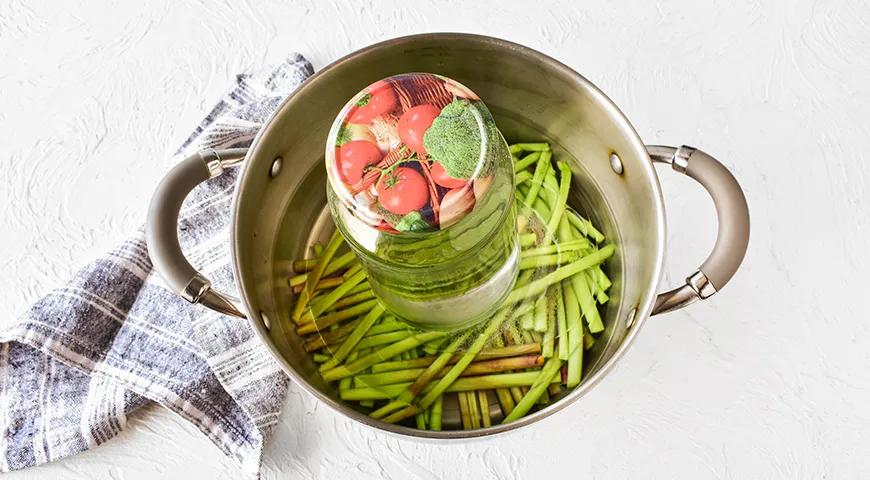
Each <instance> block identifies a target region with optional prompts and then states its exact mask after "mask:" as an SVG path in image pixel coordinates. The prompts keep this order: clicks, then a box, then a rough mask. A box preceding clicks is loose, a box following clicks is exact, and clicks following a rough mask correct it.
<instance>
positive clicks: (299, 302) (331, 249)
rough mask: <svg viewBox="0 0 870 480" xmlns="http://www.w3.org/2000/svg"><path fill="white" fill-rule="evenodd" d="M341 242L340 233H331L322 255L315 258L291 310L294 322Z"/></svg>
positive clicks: (302, 310)
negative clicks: (315, 260) (313, 264)
mask: <svg viewBox="0 0 870 480" xmlns="http://www.w3.org/2000/svg"><path fill="white" fill-rule="evenodd" d="M343 242H344V238H343V237H342V236H341V233H339V232H338V230H336V231H335V232H333V234H332V238H330V239H329V243H328V244H327V245H326V249H324V250H323V255H321V256H319V257H317V264H316V265H315V266H314V268H313V269H312V270H311V272H310V273H309V274H308V279H307V280H306V281H305V288H303V289H302V292H301V293H300V295H299V298H297V299H296V306H295V307H294V308H293V320H294V321H298V320H299V317H301V316H302V312H304V311H305V307H306V306H307V305H308V301H309V300H310V299H311V294H312V293H313V292H314V290H315V287H316V286H317V283H318V282H319V281H320V277H321V276H322V275H323V272H324V271H325V270H326V266H327V265H329V261H330V260H332V257H333V256H334V255H335V252H336V251H337V250H338V247H340V246H341V244H342V243H343Z"/></svg>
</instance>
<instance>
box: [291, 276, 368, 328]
mask: <svg viewBox="0 0 870 480" xmlns="http://www.w3.org/2000/svg"><path fill="white" fill-rule="evenodd" d="M365 279H366V274H365V272H357V273H356V274H355V275H353V276H352V277H350V278H349V279H347V280H344V282H343V283H342V284H341V285H339V286H338V287H336V289H335V290H333V291H332V292H330V293H329V294H328V295H327V296H326V297H324V298H323V300H321V301H319V302H317V305H315V306H313V307H312V308H311V310H309V311H308V312H306V313H305V314H304V315H302V318H300V319H299V321H300V323H308V322H310V321H311V320H313V317H318V316H320V314H322V313H323V312H325V311H326V309H327V308H329V307H331V306H332V305H333V304H334V303H336V302H338V301H339V300H340V299H341V298H342V297H344V296H345V295H347V292H349V291H351V290H352V289H353V287H355V286H357V285H359V284H360V283H362V282H363V281H364V280H365ZM305 318H308V320H304V319H305Z"/></svg>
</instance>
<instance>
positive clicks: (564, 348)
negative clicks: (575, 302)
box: [555, 283, 569, 360]
mask: <svg viewBox="0 0 870 480" xmlns="http://www.w3.org/2000/svg"><path fill="white" fill-rule="evenodd" d="M562 285H563V284H562V283H557V284H556V287H555V288H556V293H555V297H556V335H557V336H558V338H559V342H558V345H559V359H561V360H568V352H569V349H568V322H567V318H566V315H565V297H564V292H563V289H562Z"/></svg>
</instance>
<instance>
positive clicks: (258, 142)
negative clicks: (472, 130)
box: [146, 33, 749, 439]
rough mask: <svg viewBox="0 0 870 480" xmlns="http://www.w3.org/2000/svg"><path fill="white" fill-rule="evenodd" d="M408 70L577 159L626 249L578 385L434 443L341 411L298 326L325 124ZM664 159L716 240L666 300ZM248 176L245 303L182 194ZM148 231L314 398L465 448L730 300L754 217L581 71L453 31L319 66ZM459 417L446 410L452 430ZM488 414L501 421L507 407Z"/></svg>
mask: <svg viewBox="0 0 870 480" xmlns="http://www.w3.org/2000/svg"><path fill="white" fill-rule="evenodd" d="M404 72H435V73H440V74H443V75H446V76H449V77H451V78H454V79H456V80H458V81H460V82H462V83H463V84H465V85H467V86H468V87H470V88H471V89H472V90H474V91H475V92H477V93H478V94H479V95H480V96H481V98H484V99H485V100H486V103H487V105H488V106H489V107H490V109H491V110H492V113H493V115H494V117H495V119H496V122H497V124H498V126H499V128H500V130H501V131H502V132H503V134H504V135H505V137H506V138H507V139H508V140H509V141H518V140H531V141H537V140H543V139H546V140H547V141H549V142H550V143H551V144H552V145H553V149H554V154H555V155H556V156H557V157H558V158H561V159H563V160H566V159H570V160H571V162H570V163H571V168H572V170H573V171H574V175H573V176H574V178H575V182H576V185H575V188H574V189H573V191H574V192H579V193H577V194H575V196H574V197H573V198H571V199H570V203H571V205H572V206H574V207H575V208H576V209H577V210H578V211H581V212H585V213H587V214H588V215H589V216H590V217H592V218H591V219H592V220H593V221H594V222H595V224H596V225H600V226H601V230H602V231H603V233H604V234H605V235H606V236H607V238H608V239H609V241H610V242H613V243H615V244H616V246H617V250H616V252H617V253H616V254H615V255H614V257H613V258H612V259H611V260H610V261H609V262H608V264H607V268H606V269H605V270H606V273H607V274H608V276H609V277H610V278H611V279H613V281H614V285H613V287H612V291H611V292H610V293H611V299H612V301H611V302H610V303H608V306H607V308H606V309H605V311H604V314H603V315H602V316H603V318H604V322H605V325H606V327H607V328H606V331H605V332H604V334H603V336H604V337H603V338H602V339H601V340H600V341H598V342H597V343H596V344H595V345H596V346H595V348H594V349H593V350H592V351H591V352H590V353H591V361H587V362H585V363H586V367H585V372H584V375H583V377H584V379H585V380H584V382H583V383H582V384H581V385H580V386H579V387H578V388H576V389H574V390H573V391H571V392H568V393H567V394H565V398H563V399H561V401H558V402H555V403H552V404H550V405H549V406H547V407H546V408H544V409H542V410H540V411H537V412H535V413H533V414H530V415H528V416H526V417H525V418H523V419H521V420H519V421H516V422H513V423H509V424H506V425H496V426H493V427H490V428H486V429H480V430H470V431H463V430H445V431H441V432H433V431H421V430H416V429H411V428H407V427H403V426H401V425H388V424H384V423H381V422H378V421H375V420H372V419H370V418H369V417H367V416H366V415H364V414H362V413H360V412H357V411H355V410H353V409H352V408H350V407H349V406H347V405H345V404H343V403H342V402H341V401H339V400H338V397H337V392H336V391H335V390H334V388H333V387H330V386H329V385H327V384H326V383H324V382H323V381H322V380H321V378H320V376H319V375H318V373H317V368H316V366H315V365H314V364H313V363H312V362H311V360H310V359H309V357H308V355H307V354H306V353H305V351H304V350H303V348H302V342H301V341H300V339H299V338H298V337H297V335H296V333H295V332H294V329H293V328H291V325H292V322H291V321H290V319H289V312H290V311H291V306H292V305H291V301H292V300H291V299H292V295H291V293H290V290H289V287H288V284H287V276H288V274H289V273H290V272H291V268H290V265H291V262H292V260H293V259H297V258H301V257H302V256H303V253H304V252H305V251H306V250H307V247H308V246H310V245H311V244H312V243H313V242H315V241H317V240H322V239H325V238H327V236H328V235H329V234H330V229H331V228H332V227H331V221H330V220H329V214H328V211H327V209H326V189H325V181H326V173H325V171H324V166H323V151H324V142H325V139H326V136H327V133H328V130H329V128H330V125H331V124H332V121H333V119H334V118H335V115H336V112H338V111H339V110H340V109H341V107H342V105H343V104H344V102H345V101H346V100H347V99H348V98H350V97H351V96H353V95H354V94H355V93H357V92H358V91H359V90H360V88H361V87H364V86H366V85H369V84H370V83H372V82H374V81H376V80H378V79H381V78H384V77H388V76H390V75H395V74H399V73H404ZM243 160H244V163H243V162H242V161H243ZM654 163H662V164H667V165H670V166H671V169H672V170H673V171H674V172H677V173H680V174H684V175H688V176H689V177H691V178H693V179H695V180H696V181H698V182H699V183H700V184H701V185H703V186H704V188H706V190H707V192H708V193H709V194H710V196H711V197H712V198H713V201H714V203H715V206H716V212H717V215H718V218H719V232H718V238H717V240H716V244H715V246H714V247H713V252H712V253H711V254H710V256H709V257H708V258H707V260H706V261H705V262H704V263H703V264H702V265H701V267H700V268H699V269H698V270H696V271H695V272H693V273H692V274H691V275H689V277H688V278H687V279H686V283H685V284H684V285H682V286H680V287H678V288H676V289H674V290H671V291H668V292H666V293H662V294H658V295H657V294H656V292H657V290H658V288H659V277H660V274H661V270H662V262H663V256H664V247H665V211H664V204H663V200H662V192H661V188H660V186H659V182H658V178H657V177H656V172H655V170H654V169H653V165H654ZM239 164H242V169H243V170H242V172H241V175H239V178H238V185H237V188H236V192H235V198H234V209H233V217H234V220H233V223H234V227H233V230H232V239H231V241H232V252H233V266H234V273H235V278H236V281H237V283H238V286H239V289H240V291H241V294H242V299H241V301H239V300H237V299H233V298H230V297H228V296H226V295H223V294H221V293H219V292H217V291H215V290H213V289H211V286H210V283H209V281H208V280H207V279H206V278H205V277H203V276H202V275H201V274H199V273H197V271H196V270H195V269H194V268H193V267H192V266H191V265H190V264H189V263H188V262H187V260H185V258H184V255H183V254H182V252H181V249H180V247H179V243H178V236H177V221H178V212H179V208H180V207H181V203H182V201H183V200H184V198H185V196H186V195H187V194H188V192H190V190H191V189H193V187H195V186H196V185H197V184H199V183H200V182H203V181H205V180H206V179H208V178H211V177H214V176H216V175H220V174H221V172H223V170H224V169H225V168H228V167H230V166H235V165H239ZM146 228H147V241H148V248H149V251H150V253H151V258H152V261H153V263H154V266H155V268H156V269H157V271H158V272H160V274H161V276H162V277H163V278H164V279H165V281H166V283H167V284H168V285H169V286H170V287H171V288H172V289H173V290H175V292H177V293H178V294H179V295H181V296H182V297H184V298H185V299H187V300H189V301H190V302H192V303H200V304H202V305H204V306H206V307H208V308H212V309H214V310H217V311H220V312H223V313H226V314H229V315H235V316H238V317H246V316H247V318H248V319H249V321H250V322H251V326H252V327H253V328H254V330H255V331H256V332H257V334H258V335H259V337H260V339H261V340H262V341H263V344H264V345H265V346H266V348H268V349H269V351H270V352H271V353H272V354H273V355H274V357H275V360H276V361H277V362H278V363H279V364H280V365H281V367H282V368H283V369H284V371H285V372H287V374H288V375H289V376H290V377H291V378H292V379H293V380H294V381H295V382H297V383H298V384H299V385H301V386H302V387H303V388H305V389H306V390H307V391H308V392H310V393H311V394H312V395H314V396H315V397H317V398H319V399H320V400H322V401H323V402H324V403H326V404H327V405H329V406H330V407H332V408H334V409H335V410H337V411H338V412H341V413H342V414H344V415H346V416H348V417H350V418H352V419H354V420H357V421H359V422H362V423H364V424H366V425H370V426H372V427H375V428H378V429H380V430H385V431H390V432H394V433H399V434H404V435H410V436H416V437H428V438H454V439H455V438H466V437H475V436H483V435H488V434H493V433H498V432H504V431H507V430H512V429H516V428H521V427H524V426H526V425H529V424H531V423H534V422H536V421H538V420H540V419H542V418H544V417H546V416H549V415H552V414H553V413H555V412H557V411H559V410H562V409H563V408H565V407H567V406H568V405H570V404H571V403H573V402H574V401H576V400H577V399H579V398H580V397H582V396H583V395H584V394H585V393H586V392H588V391H589V390H590V389H592V388H593V387H594V386H595V385H597V384H598V382H600V381H601V380H602V379H603V378H604V376H605V375H607V373H608V372H609V371H610V370H611V369H612V368H613V366H614V365H615V364H616V362H618V361H619V359H620V358H622V356H623V355H624V354H625V352H626V350H627V349H628V347H629V346H630V345H631V344H632V342H633V341H634V339H635V337H636V336H637V334H638V332H639V331H640V328H641V327H642V326H643V324H644V323H645V322H646V320H647V318H648V317H650V316H652V315H657V314H660V313H664V312H667V311H672V310H676V309H679V308H683V307H685V306H687V305H689V304H691V303H694V302H696V301H698V300H702V299H706V298H709V297H710V296H711V295H713V294H714V293H716V292H717V291H719V290H721V289H722V287H724V286H725V285H726V284H727V283H728V281H729V280H730V279H731V277H732V276H733V275H734V273H735V272H736V271H737V268H738V267H739V265H740V263H741V262H742V260H743V257H744V254H745V252H746V248H747V245H748V242H749V211H748V208H747V205H746V200H745V198H744V195H743V192H742V191H741V189H740V186H739V185H738V183H737V181H736V180H735V179H734V177H733V176H732V175H731V173H729V172H728V170H726V169H725V167H723V166H722V164H720V163H719V162H717V161H716V160H715V159H713V158H712V157H710V156H709V155H707V154H706V153H704V152H702V151H700V150H696V149H695V148H692V147H687V146H682V147H679V148H673V147H663V146H645V145H644V143H643V142H642V141H641V139H640V137H638V135H637V132H635V130H634V128H633V127H632V126H631V124H630V123H629V122H628V120H627V119H626V118H625V117H624V116H623V114H622V113H621V112H620V111H619V109H618V108H617V107H616V106H615V105H614V104H613V102H611V101H610V99H608V98H607V96H605V95H604V93H602V92H601V91H600V90H599V89H598V88H596V87H595V86H594V85H592V84H591V83H590V82H589V81H588V80H586V79H585V78H583V77H582V76H581V75H580V74H578V73H577V72H575V71H574V70H571V69H570V68H568V67H567V66H565V65H563V64H561V63H559V62H558V61H556V60H554V59H552V58H550V57H547V56H546V55H543V54H541V53H539V52H536V51H534V50H531V49H529V48H526V47H523V46H521V45H517V44H514V43H510V42H506V41H504V40H498V39H494V38H489V37H484V36H477V35H466V34H452V33H448V34H426V35H416V36H411V37H404V38H398V39H395V40H390V41H386V42H383V43H379V44H376V45H373V46H371V47H368V48H365V49H363V50H360V51H357V52H355V53H352V54H350V55H348V56H346V57H344V58H342V59H340V60H338V61H336V62H335V63H333V64H331V65H329V66H328V67H326V68H324V69H323V70H321V71H320V72H319V73H317V74H316V75H314V76H313V77H312V78H311V79H310V80H308V81H307V82H306V83H304V84H303V85H302V86H301V87H300V88H299V89H298V90H297V91H296V92H294V93H293V94H292V95H291V96H290V97H288V98H287V99H286V100H285V101H284V103H283V104H281V106H280V107H279V108H278V109H277V110H276V111H275V113H274V114H273V115H272V116H271V118H270V119H269V121H268V122H266V124H265V126H264V127H263V129H262V130H261V131H260V133H259V134H258V135H257V138H256V139H255V140H254V142H253V144H252V145H251V147H250V149H248V150H247V151H246V150H244V149H232V150H225V151H217V152H215V151H212V150H207V151H204V152H200V153H199V154H197V155H194V156H192V157H190V158H187V159H186V160H184V161H183V162H181V163H180V164H179V165H178V166H176V167H175V168H174V169H173V170H172V171H171V172H170V173H169V174H168V175H167V176H166V178H165V179H164V180H163V182H162V183H161V184H160V186H159V187H158V189H157V192H156V193H155V196H154V199H153V201H152V203H151V208H150V211H149V214H148V223H147V227H146ZM614 300H615V301H614ZM245 312H247V314H246V313H245ZM587 358H588V357H587ZM449 409H450V407H449V406H448V405H445V414H444V415H445V420H444V421H445V425H447V424H449V422H450V420H449V418H450V412H449V411H448V410H449ZM492 409H493V411H496V412H498V406H497V404H494V405H493V406H492Z"/></svg>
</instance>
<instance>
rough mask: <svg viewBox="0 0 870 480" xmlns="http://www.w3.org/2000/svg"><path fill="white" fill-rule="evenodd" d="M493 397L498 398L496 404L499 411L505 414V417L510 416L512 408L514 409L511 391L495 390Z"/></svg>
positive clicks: (505, 389)
mask: <svg viewBox="0 0 870 480" xmlns="http://www.w3.org/2000/svg"><path fill="white" fill-rule="evenodd" d="M495 396H496V397H498V403H499V405H501V411H502V413H504V414H505V416H507V415H510V413H511V411H513V409H514V407H516V403H514V399H513V397H512V396H511V391H510V389H509V388H496V389H495Z"/></svg>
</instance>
